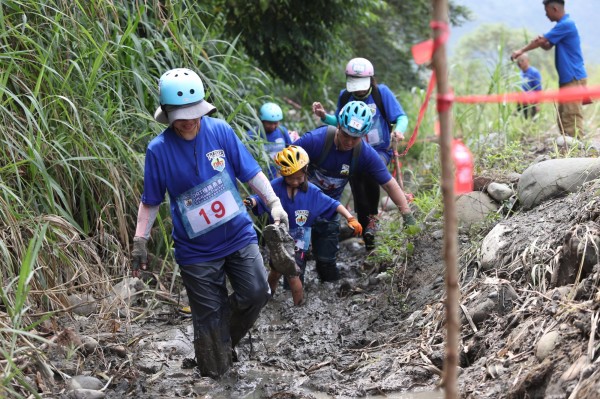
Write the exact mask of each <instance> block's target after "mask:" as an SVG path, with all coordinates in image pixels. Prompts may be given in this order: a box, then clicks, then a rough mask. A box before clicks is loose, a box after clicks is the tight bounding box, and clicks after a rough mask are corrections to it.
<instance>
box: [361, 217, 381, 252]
mask: <svg viewBox="0 0 600 399" xmlns="http://www.w3.org/2000/svg"><path fill="white" fill-rule="evenodd" d="M378 229H379V219H378V218H377V215H369V224H367V227H366V228H365V232H364V233H363V240H364V241H365V249H366V250H367V251H372V250H374V249H375V233H376V232H377V230H378Z"/></svg>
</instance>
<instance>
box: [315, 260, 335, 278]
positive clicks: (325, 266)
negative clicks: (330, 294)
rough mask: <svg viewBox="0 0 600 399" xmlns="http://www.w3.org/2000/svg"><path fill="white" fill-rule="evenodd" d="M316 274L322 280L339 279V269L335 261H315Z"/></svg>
mask: <svg viewBox="0 0 600 399" xmlns="http://www.w3.org/2000/svg"><path fill="white" fill-rule="evenodd" d="M316 268H317V274H318V275H319V278H320V279H321V281H322V282H327V281H338V280H339V279H340V270H339V269H338V267H337V265H336V264H335V262H323V261H319V260H317V262H316Z"/></svg>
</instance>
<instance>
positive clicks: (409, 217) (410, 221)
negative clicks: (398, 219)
mask: <svg viewBox="0 0 600 399" xmlns="http://www.w3.org/2000/svg"><path fill="white" fill-rule="evenodd" d="M402 219H403V220H404V228H406V227H408V226H415V225H416V224H417V221H416V219H415V217H414V216H413V214H412V213H403V214H402Z"/></svg>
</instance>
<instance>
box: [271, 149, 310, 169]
mask: <svg viewBox="0 0 600 399" xmlns="http://www.w3.org/2000/svg"><path fill="white" fill-rule="evenodd" d="M308 162H309V159H308V154H307V153H306V151H304V148H302V147H298V146H297V145H290V146H287V147H286V148H284V149H283V150H281V151H279V152H278V153H277V154H276V155H275V165H276V166H277V168H278V169H279V172H280V173H281V176H290V175H293V174H294V173H296V172H297V171H299V170H300V169H302V168H303V167H305V166H306V165H308Z"/></svg>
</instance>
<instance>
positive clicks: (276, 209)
mask: <svg viewBox="0 0 600 399" xmlns="http://www.w3.org/2000/svg"><path fill="white" fill-rule="evenodd" d="M269 206H270V207H271V217H272V218H273V221H274V222H275V224H277V222H279V223H281V224H282V225H284V226H285V228H286V230H289V227H290V224H289V221H288V214H287V213H286V212H285V210H283V207H282V206H281V201H280V200H279V198H276V199H274V200H273V201H271V202H270V203H269Z"/></svg>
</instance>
